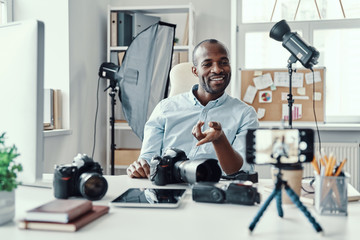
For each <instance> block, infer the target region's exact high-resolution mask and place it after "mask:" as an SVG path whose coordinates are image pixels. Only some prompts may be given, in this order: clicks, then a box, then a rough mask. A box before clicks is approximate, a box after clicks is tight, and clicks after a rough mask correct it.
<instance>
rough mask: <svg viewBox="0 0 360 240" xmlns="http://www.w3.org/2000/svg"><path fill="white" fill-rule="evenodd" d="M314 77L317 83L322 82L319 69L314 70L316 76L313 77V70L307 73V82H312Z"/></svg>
mask: <svg viewBox="0 0 360 240" xmlns="http://www.w3.org/2000/svg"><path fill="white" fill-rule="evenodd" d="M313 79H315V83H317V82H321V75H320V72H319V71H315V72H314V78H313V73H312V72H309V73H306V74H305V82H306V84H312V83H313Z"/></svg>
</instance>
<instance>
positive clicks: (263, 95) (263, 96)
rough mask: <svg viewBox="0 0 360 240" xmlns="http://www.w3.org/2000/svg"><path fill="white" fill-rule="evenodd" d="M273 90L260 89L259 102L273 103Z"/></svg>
mask: <svg viewBox="0 0 360 240" xmlns="http://www.w3.org/2000/svg"><path fill="white" fill-rule="evenodd" d="M271 102H272V91H259V103H271Z"/></svg>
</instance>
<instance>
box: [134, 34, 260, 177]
mask: <svg viewBox="0 0 360 240" xmlns="http://www.w3.org/2000/svg"><path fill="white" fill-rule="evenodd" d="M228 55H229V54H228V50H227V49H226V47H225V46H224V45H223V44H222V43H220V42H218V41H217V40H215V39H207V40H204V41H202V42H200V43H199V44H198V45H197V46H196V47H195V48H194V51H193V64H194V66H193V68H192V72H193V73H194V74H195V75H196V76H197V77H198V78H199V84H196V85H195V86H193V88H192V89H191V91H190V92H187V93H183V94H179V95H176V96H173V97H170V98H167V99H164V100H162V101H161V102H160V103H159V104H158V105H157V106H156V107H155V109H154V111H153V112H152V114H151V116H150V118H149V120H148V121H147V123H146V125H145V131H144V139H143V145H142V148H141V153H140V156H139V159H138V160H137V161H135V162H133V163H132V164H131V165H130V166H129V167H128V168H127V174H128V175H129V176H130V177H136V178H144V177H148V176H149V174H150V167H149V162H150V160H151V158H152V157H153V156H155V155H160V156H161V155H162V153H163V152H164V151H165V150H166V149H168V148H169V147H175V148H178V149H181V150H183V151H184V152H185V153H186V155H187V157H188V158H189V159H190V160H191V159H200V158H215V159H218V160H219V165H220V166H221V168H222V170H223V171H224V172H225V173H226V174H233V173H236V172H237V171H239V170H251V169H252V166H251V165H249V164H248V163H246V161H245V134H246V130H247V129H249V128H256V127H258V121H257V115H256V112H255V110H254V109H253V108H252V107H250V106H248V105H247V104H245V103H243V102H242V101H240V100H239V99H236V98H232V97H230V96H229V95H228V94H226V93H225V89H226V87H227V86H228V85H229V83H230V78H231V68H230V63H229V58H228Z"/></svg>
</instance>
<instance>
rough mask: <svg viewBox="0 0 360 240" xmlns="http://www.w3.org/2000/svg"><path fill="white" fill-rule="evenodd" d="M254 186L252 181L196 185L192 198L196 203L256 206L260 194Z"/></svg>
mask: <svg viewBox="0 0 360 240" xmlns="http://www.w3.org/2000/svg"><path fill="white" fill-rule="evenodd" d="M252 184H253V183H252V182H250V181H245V182H242V181H236V182H231V183H226V182H225V183H209V182H204V183H196V184H195V185H194V186H193V189H192V197H193V200H194V201H196V202H209V203H235V204H243V205H254V204H255V203H260V194H259V193H258V191H257V189H256V188H255V187H253V186H252Z"/></svg>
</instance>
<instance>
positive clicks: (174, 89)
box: [169, 62, 199, 97]
mask: <svg viewBox="0 0 360 240" xmlns="http://www.w3.org/2000/svg"><path fill="white" fill-rule="evenodd" d="M192 66H193V64H192V63H191V62H183V63H179V64H177V65H175V66H174V67H173V68H172V69H171V70H170V92H169V97H171V96H174V95H177V94H179V93H183V92H188V91H190V89H191V87H192V86H193V85H194V84H196V83H198V82H199V80H198V78H197V77H196V76H195V75H194V74H193V73H192V70H191V68H192Z"/></svg>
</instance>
